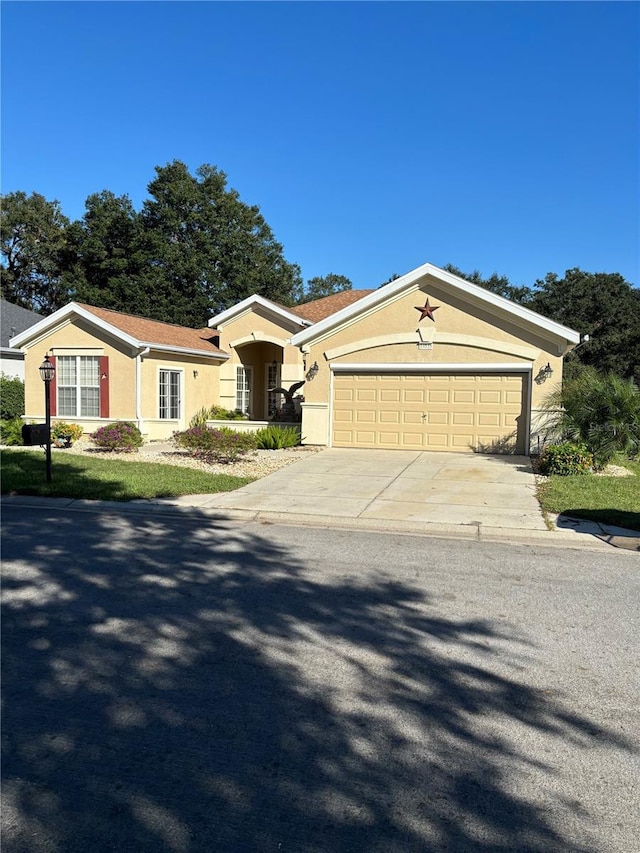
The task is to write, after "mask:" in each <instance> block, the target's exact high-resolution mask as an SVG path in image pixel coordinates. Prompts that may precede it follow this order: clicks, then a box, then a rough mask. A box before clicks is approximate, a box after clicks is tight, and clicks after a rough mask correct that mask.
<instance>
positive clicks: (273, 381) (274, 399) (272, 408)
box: [267, 364, 282, 418]
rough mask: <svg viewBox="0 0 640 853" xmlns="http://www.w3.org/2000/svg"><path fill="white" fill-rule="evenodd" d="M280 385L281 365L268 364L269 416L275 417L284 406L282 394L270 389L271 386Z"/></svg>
mask: <svg viewBox="0 0 640 853" xmlns="http://www.w3.org/2000/svg"><path fill="white" fill-rule="evenodd" d="M279 385H280V365H279V364H268V365H267V417H270V418H271V417H273V416H274V415H275V413H276V411H277V410H278V409H279V408H280V407H281V406H282V394H276V393H275V392H274V391H269V388H277V387H278V386H279Z"/></svg>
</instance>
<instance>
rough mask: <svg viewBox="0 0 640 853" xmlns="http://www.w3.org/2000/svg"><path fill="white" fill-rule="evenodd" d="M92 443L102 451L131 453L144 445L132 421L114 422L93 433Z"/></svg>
mask: <svg viewBox="0 0 640 853" xmlns="http://www.w3.org/2000/svg"><path fill="white" fill-rule="evenodd" d="M91 441H93V443H94V444H95V445H96V446H97V447H99V448H100V449H101V450H114V451H118V452H124V453H131V452H132V451H134V450H137V449H138V448H139V447H142V445H143V439H142V434H141V432H140V430H139V429H138V427H137V426H136V425H135V424H134V423H131V421H114V423H111V424H107V425H106V426H103V427H100V429H97V430H96V431H95V432H93V433H91Z"/></svg>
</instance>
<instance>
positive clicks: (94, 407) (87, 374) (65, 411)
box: [56, 355, 100, 418]
mask: <svg viewBox="0 0 640 853" xmlns="http://www.w3.org/2000/svg"><path fill="white" fill-rule="evenodd" d="M56 376H57V382H58V406H57V414H58V415H60V416H61V417H71V418H78V417H81V418H98V417H100V358H99V356H94V355H61V356H58V358H57V363H56Z"/></svg>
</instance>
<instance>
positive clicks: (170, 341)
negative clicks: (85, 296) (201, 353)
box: [75, 302, 222, 354]
mask: <svg viewBox="0 0 640 853" xmlns="http://www.w3.org/2000/svg"><path fill="white" fill-rule="evenodd" d="M75 304H76V305H78V306H79V307H80V308H84V310H85V311H88V312H89V313H90V314H93V315H95V316H96V317H98V318H99V319H100V320H104V322H105V323H109V325H111V326H114V327H115V328H116V329H120V331H121V332H124V333H125V334H127V335H130V336H131V337H132V338H135V339H136V340H137V341H140V343H144V344H150V345H153V344H157V345H159V346H169V347H180V348H183V349H191V350H193V349H198V350H205V351H206V350H211V351H212V353H214V352H215V353H220V354H222V350H221V349H220V348H219V347H218V346H216V344H215V343H214V341H215V340H216V339H217V338H218V333H217V331H216V330H215V329H208V328H204V329H189V328H187V327H186V326H176V325H174V324H173V323H162V322H161V321H160V320H148V319H147V318H146V317H138V316H136V315H135V314H123V313H122V312H120V311H112V310H110V309H109V308H96V307H95V306H94V305H85V304H84V303H82V302H76V303H75Z"/></svg>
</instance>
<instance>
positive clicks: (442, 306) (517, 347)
mask: <svg viewBox="0 0 640 853" xmlns="http://www.w3.org/2000/svg"><path fill="white" fill-rule="evenodd" d="M427 297H428V298H429V303H430V305H431V306H438V308H437V310H436V311H435V312H434V318H435V322H433V321H431V320H429V319H428V318H425V319H424V320H420V314H419V312H418V311H416V307H417V306H423V305H424V304H425V301H426V299H427ZM389 341H391V343H388V342H389ZM419 343H422V344H430V345H431V347H432V348H431V349H426V348H419ZM564 344H565V342H564V341H561V340H560V339H555V338H553V337H550V336H548V335H544V334H542V333H541V332H540V331H538V330H536V329H535V328H532V327H530V326H529V325H527V324H526V322H525V321H521V320H520V319H519V318H513V317H511V316H509V315H506V314H504V312H501V311H500V310H499V309H498V308H494V307H493V306H488V305H487V304H486V303H484V302H482V301H481V300H478V299H477V298H476V299H472V300H469V301H467V300H463V299H462V298H460V297H459V296H457V295H452V294H451V293H449V292H448V291H447V290H446V289H444V288H443V287H442V286H441V285H439V284H438V283H437V282H435V281H433V280H430V279H424V280H423V281H422V282H421V283H420V286H419V287H418V286H416V288H415V289H413V290H411V291H409V292H405V293H403V294H400V295H398V296H395V297H393V298H392V299H391V300H390V301H389V302H388V303H386V304H385V305H382V306H377V308H375V309H370V310H369V311H368V312H366V313H364V314H363V315H357V316H356V317H353V318H352V319H351V320H350V321H349V322H348V323H347V324H346V325H345V326H343V327H342V328H339V329H336V330H330V331H327V332H325V333H324V334H323V335H322V337H321V338H319V339H318V340H317V341H314V342H313V343H312V344H310V345H308V346H307V347H306V350H307V364H308V365H310V364H313V363H314V362H316V363H317V365H318V368H319V369H318V373H317V375H316V377H315V378H314V379H313V380H312V381H310V382H307V384H306V385H305V387H304V391H305V404H304V407H303V411H304V416H303V434H304V435H305V437H306V441H307V443H313V444H324V443H326V441H327V440H328V434H329V418H330V393H331V392H330V387H331V381H330V380H331V371H330V365H331V364H332V363H334V364H339V363H348V364H395V363H400V364H402V363H406V364H424V365H425V368H428V366H429V365H434V364H451V365H470V364H479V365H487V367H490V366H491V365H497V364H509V365H510V364H522V365H523V369H524V368H528V366H529V365H530V364H532V365H533V368H532V371H531V377H532V379H531V381H530V383H529V385H530V389H531V390H530V400H529V401H528V403H529V407H530V409H531V413H532V416H534V415H535V414H536V413H537V410H538V409H539V408H540V406H541V405H542V401H543V399H544V397H545V396H546V395H547V394H548V393H549V391H550V390H552V388H553V387H554V386H555V385H556V384H557V383H558V382H560V381H561V378H562V350H563V347H564ZM546 364H550V366H551V368H552V370H553V376H552V379H550V380H547V381H546V382H544V383H536V382H535V381H533V378H534V377H536V376H537V375H538V373H539V371H540V370H541V368H543V367H544V366H545V365H546ZM452 369H453V368H452Z"/></svg>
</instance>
